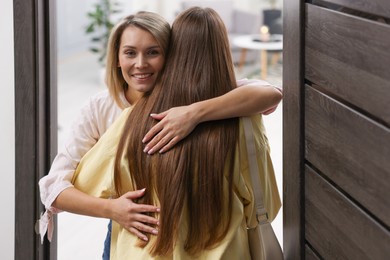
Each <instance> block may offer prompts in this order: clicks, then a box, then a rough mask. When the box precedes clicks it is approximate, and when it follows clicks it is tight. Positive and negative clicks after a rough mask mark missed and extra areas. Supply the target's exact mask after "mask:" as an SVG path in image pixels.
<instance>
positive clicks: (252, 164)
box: [243, 117, 268, 223]
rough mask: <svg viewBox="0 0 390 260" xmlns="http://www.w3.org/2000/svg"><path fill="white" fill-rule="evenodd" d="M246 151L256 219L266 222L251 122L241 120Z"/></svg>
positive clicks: (248, 118) (245, 118)
mask: <svg viewBox="0 0 390 260" xmlns="http://www.w3.org/2000/svg"><path fill="white" fill-rule="evenodd" d="M243 124H244V133H245V140H246V149H247V150H248V163H249V171H250V175H251V180H252V187H253V194H254V196H255V206H256V218H257V221H258V222H259V223H264V222H266V221H268V216H267V210H266V209H265V208H264V200H263V194H262V190H261V187H260V177H259V166H258V164H257V159H256V157H257V156H256V146H255V138H254V135H253V126H252V120H251V118H250V117H244V118H243Z"/></svg>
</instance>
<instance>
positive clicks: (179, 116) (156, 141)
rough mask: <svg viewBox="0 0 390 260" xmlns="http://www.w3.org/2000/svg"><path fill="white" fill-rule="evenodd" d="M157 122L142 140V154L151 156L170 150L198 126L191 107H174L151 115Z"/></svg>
mask: <svg viewBox="0 0 390 260" xmlns="http://www.w3.org/2000/svg"><path fill="white" fill-rule="evenodd" d="M150 116H151V117H153V118H154V119H156V120H159V122H158V123H157V124H156V125H154V126H153V127H152V128H151V129H150V130H149V131H148V133H147V134H146V135H145V137H144V138H143V140H142V142H143V143H145V144H146V146H145V148H144V152H146V153H148V154H153V153H155V152H157V151H159V152H160V153H163V152H166V151H168V150H169V149H171V148H172V147H173V146H175V144H177V143H178V142H179V141H180V140H182V139H183V138H185V137H186V136H187V135H189V134H190V133H191V132H192V130H194V128H195V126H196V125H197V124H198V121H197V119H196V118H195V113H193V109H192V108H191V106H181V107H174V108H171V109H169V110H167V111H164V112H162V113H159V114H151V115H150Z"/></svg>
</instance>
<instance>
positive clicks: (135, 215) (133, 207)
mask: <svg viewBox="0 0 390 260" xmlns="http://www.w3.org/2000/svg"><path fill="white" fill-rule="evenodd" d="M144 194H145V189H142V190H136V191H129V192H127V193H125V194H124V195H122V196H121V197H119V198H117V199H112V200H111V202H112V204H111V207H112V208H111V210H112V219H113V220H115V221H116V222H118V223H119V224H120V225H121V226H123V227H124V228H125V229H127V230H128V231H129V232H131V233H133V234H134V235H136V236H137V237H139V238H140V239H142V240H145V241H147V240H148V239H147V237H146V236H145V233H150V234H154V235H157V233H158V231H157V228H156V227H157V226H158V224H159V223H158V220H157V219H155V218H153V217H151V216H148V215H146V214H144V213H148V212H159V211H160V209H159V208H158V207H155V206H151V205H145V204H137V203H135V202H134V200H136V199H138V198H141V197H142V196H144Z"/></svg>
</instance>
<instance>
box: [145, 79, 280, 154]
mask: <svg viewBox="0 0 390 260" xmlns="http://www.w3.org/2000/svg"><path fill="white" fill-rule="evenodd" d="M237 83H238V85H239V86H240V87H238V88H236V89H234V90H232V91H230V92H228V93H226V94H224V95H222V96H219V97H216V98H212V99H209V100H204V101H200V102H197V103H194V104H191V105H189V106H182V107H174V108H171V109H169V110H167V111H164V112H162V113H160V114H152V115H151V116H152V117H153V118H154V119H156V120H160V121H159V122H158V123H157V124H156V125H155V126H154V127H153V128H151V129H150V131H149V132H148V133H147V134H146V135H145V137H144V139H143V142H144V143H147V145H146V146H145V149H144V151H145V152H148V153H149V154H152V153H154V152H156V151H159V152H165V151H167V150H169V149H170V148H172V147H173V146H174V145H175V144H176V143H178V142H179V141H180V140H182V139H183V138H185V137H186V136H187V135H188V134H189V133H191V131H192V130H193V129H194V128H195V126H196V125H198V124H199V123H201V122H205V121H213V120H220V119H226V118H233V117H242V116H250V115H255V114H260V113H263V114H269V113H272V112H273V111H274V110H275V109H276V107H277V106H278V104H279V102H280V101H281V99H282V97H283V94H282V90H281V89H280V88H277V87H275V86H273V85H271V84H269V83H268V82H266V81H262V80H241V81H238V82H237Z"/></svg>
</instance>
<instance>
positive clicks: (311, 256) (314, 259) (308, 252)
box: [305, 245, 320, 260]
mask: <svg viewBox="0 0 390 260" xmlns="http://www.w3.org/2000/svg"><path fill="white" fill-rule="evenodd" d="M305 260H320V258H319V257H318V256H317V255H316V253H314V252H313V250H312V249H311V248H310V247H309V246H308V245H306V246H305Z"/></svg>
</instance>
